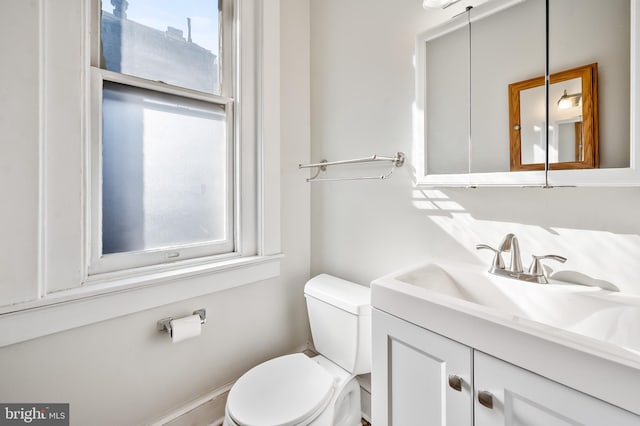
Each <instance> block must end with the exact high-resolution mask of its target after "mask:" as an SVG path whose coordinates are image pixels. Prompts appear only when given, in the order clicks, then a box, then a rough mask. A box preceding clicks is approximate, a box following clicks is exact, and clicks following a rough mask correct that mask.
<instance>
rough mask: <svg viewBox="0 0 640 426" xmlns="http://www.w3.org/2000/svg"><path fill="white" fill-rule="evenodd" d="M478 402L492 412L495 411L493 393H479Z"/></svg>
mask: <svg viewBox="0 0 640 426" xmlns="http://www.w3.org/2000/svg"><path fill="white" fill-rule="evenodd" d="M478 402H479V403H480V404H481V405H484V406H485V407H487V408H489V409H490V410H493V395H492V394H491V392H487V391H478Z"/></svg>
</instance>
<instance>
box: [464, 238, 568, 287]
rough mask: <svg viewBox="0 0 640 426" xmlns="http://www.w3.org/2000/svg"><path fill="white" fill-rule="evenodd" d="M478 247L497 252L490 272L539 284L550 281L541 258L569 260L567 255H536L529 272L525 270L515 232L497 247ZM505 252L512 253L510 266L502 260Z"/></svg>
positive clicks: (477, 246) (484, 245)
mask: <svg viewBox="0 0 640 426" xmlns="http://www.w3.org/2000/svg"><path fill="white" fill-rule="evenodd" d="M476 249H478V250H481V249H487V250H491V251H493V252H494V253H495V256H494V258H493V262H492V264H491V268H489V272H490V273H492V274H495V275H500V276H504V277H509V278H514V279H517V280H522V281H527V282H534V283H538V284H547V283H548V282H549V280H548V279H547V275H546V272H545V270H544V267H543V266H542V263H541V262H540V260H542V259H553V260H556V261H558V262H561V263H564V262H566V261H567V259H566V258H565V257H562V256H557V255H554V254H550V255H545V256H535V255H534V256H533V260H532V262H531V266H529V269H528V271H527V272H524V269H523V268H522V259H521V258H520V245H519V244H518V238H517V237H516V236H515V235H514V234H507V235H506V236H505V237H504V239H503V240H502V242H501V243H500V245H499V246H498V248H497V249H494V248H493V247H491V246H488V245H487V244H477V245H476ZM505 252H509V253H510V254H511V262H510V263H509V267H506V266H505V264H504V260H502V253H505Z"/></svg>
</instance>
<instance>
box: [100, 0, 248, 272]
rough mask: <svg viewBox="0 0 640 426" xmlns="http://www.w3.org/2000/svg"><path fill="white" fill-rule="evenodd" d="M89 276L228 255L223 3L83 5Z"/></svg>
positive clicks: (232, 168) (105, 1)
mask: <svg viewBox="0 0 640 426" xmlns="http://www.w3.org/2000/svg"><path fill="white" fill-rule="evenodd" d="M92 1H93V2H94V4H93V7H94V8H95V9H96V10H97V11H99V13H94V14H93V16H94V18H93V19H94V22H93V24H92V28H94V31H93V35H92V55H91V65H92V76H91V87H92V91H91V105H92V119H93V124H92V127H91V129H92V135H91V140H92V145H91V149H90V153H91V159H90V164H91V184H90V186H91V187H90V193H91V203H90V205H91V213H90V217H91V227H90V229H91V230H90V232H91V244H90V246H91V247H90V252H91V255H90V262H89V272H90V273H101V272H109V271H115V270H123V269H130V268H135V267H141V266H148V265H158V264H164V263H171V262H176V261H180V260H185V259H194V258H209V257H210V256H224V255H225V254H232V253H234V252H235V251H236V249H237V247H236V246H237V234H238V232H237V231H238V224H237V223H236V222H237V220H236V217H237V214H236V211H237V209H238V206H237V200H238V196H237V195H238V194H237V190H236V188H238V185H237V182H236V180H237V176H238V174H237V167H238V166H237V164H238V163H237V161H236V160H237V158H236V157H237V155H238V152H239V149H238V147H237V143H236V139H237V138H236V137H235V135H234V129H235V128H236V126H235V118H234V111H235V109H236V108H235V99H236V92H237V90H236V89H235V84H234V83H235V82H234V80H235V64H234V62H235V55H234V54H233V50H234V46H235V42H234V40H233V38H234V37H233V34H234V31H233V25H234V18H233V16H234V10H233V8H234V2H233V1H232V0H101V1H100V0H92Z"/></svg>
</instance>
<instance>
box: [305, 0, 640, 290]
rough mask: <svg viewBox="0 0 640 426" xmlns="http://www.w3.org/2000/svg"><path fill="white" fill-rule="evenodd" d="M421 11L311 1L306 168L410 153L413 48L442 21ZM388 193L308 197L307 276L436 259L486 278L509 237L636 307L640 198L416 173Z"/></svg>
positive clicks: (320, 188) (371, 274)
mask: <svg viewBox="0 0 640 426" xmlns="http://www.w3.org/2000/svg"><path fill="white" fill-rule="evenodd" d="M421 4H422V2H421V1H418V0H397V1H393V2H390V1H388V0H367V1H365V0H350V1H346V2H345V1H343V0H313V1H312V6H311V29H312V31H311V52H312V56H311V64H312V66H311V77H312V78H311V82H312V84H311V99H312V104H311V105H312V108H311V112H312V115H311V129H312V130H311V141H312V158H313V159H314V160H318V159H321V158H328V159H330V160H331V159H345V158H350V157H359V156H364V155H370V154H373V153H380V154H386V155H389V154H391V153H393V152H395V151H403V152H405V153H407V154H410V153H411V152H413V149H412V148H413V147H412V145H411V144H412V141H413V129H412V121H411V114H412V104H413V102H414V68H413V54H414V37H415V35H416V34H418V33H419V32H422V31H424V30H425V29H426V28H428V27H429V26H430V25H432V24H433V23H435V22H437V21H439V20H442V19H443V17H442V15H441V12H439V11H425V10H423V9H422V6H421ZM412 162H413V159H412V158H409V161H408V165H406V166H405V167H403V168H401V169H398V170H397V172H396V173H395V174H394V176H393V177H392V178H391V179H390V180H389V181H353V182H350V181H347V182H327V183H322V184H321V183H318V184H315V185H314V186H312V227H311V229H312V235H311V241H312V273H317V272H320V271H323V272H327V273H332V274H335V275H338V276H341V277H343V278H346V279H351V280H354V281H358V282H361V283H364V284H366V283H368V282H370V281H371V280H372V279H374V278H376V277H378V276H381V275H383V274H386V273H389V272H392V271H393V270H395V269H397V268H400V267H402V266H406V265H410V264H413V263H416V262H422V261H426V260H428V259H429V258H430V257H433V256H443V257H446V258H449V259H454V260H461V261H470V262H477V263H480V264H485V265H487V266H489V264H490V260H491V256H492V254H491V253H488V252H477V251H476V250H475V249H474V246H475V244H476V243H488V244H492V245H494V246H495V245H497V244H498V243H499V241H500V240H501V239H502V237H503V236H504V235H505V234H506V233H508V232H515V233H516V234H517V235H518V236H519V237H520V247H521V250H522V252H523V253H522V254H523V259H524V263H525V265H527V264H528V263H529V261H528V260H529V255H530V254H549V253H554V254H560V255H564V256H566V257H568V258H569V261H568V262H567V263H566V264H564V265H559V264H552V263H549V265H550V266H552V267H553V268H554V269H555V270H560V269H562V270H569V271H579V272H580V273H582V274H586V275H588V276H589V277H591V278H593V279H599V280H606V281H609V282H611V283H613V284H615V285H617V286H618V287H619V288H620V289H621V290H623V291H626V292H633V293H635V294H638V295H640V281H638V277H639V276H640V221H638V219H637V217H638V212H640V188H629V189H605V188H603V189H576V188H556V189H539V188H538V189H534V188H524V189H523V188H511V189H499V188H493V189H490V188H484V189H447V190H416V189H414V188H413V185H412V183H413V181H414V179H415V176H414V170H412V167H411V164H412Z"/></svg>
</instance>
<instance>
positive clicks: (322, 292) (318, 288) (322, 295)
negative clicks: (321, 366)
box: [304, 274, 371, 374]
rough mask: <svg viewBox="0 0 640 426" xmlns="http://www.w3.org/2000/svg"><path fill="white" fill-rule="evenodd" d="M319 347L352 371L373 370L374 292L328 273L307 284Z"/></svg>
mask: <svg viewBox="0 0 640 426" xmlns="http://www.w3.org/2000/svg"><path fill="white" fill-rule="evenodd" d="M304 296H305V298H306V300H307V310H308V311H309V324H310V325H311V335H312V337H313V343H314V346H315V348H316V350H317V351H318V352H319V353H320V354H321V355H323V356H324V357H326V358H328V359H330V360H331V361H333V362H334V363H336V364H338V365H339V366H340V367H342V368H344V369H345V370H347V371H349V372H350V373H352V374H364V373H369V372H371V292H370V289H369V288H368V287H364V286H361V285H358V284H355V283H353V282H350V281H345V280H342V279H340V278H336V277H333V276H331V275H327V274H321V275H318V276H316V277H314V278H312V279H310V280H309V281H308V282H307V284H306V285H305V287H304Z"/></svg>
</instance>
